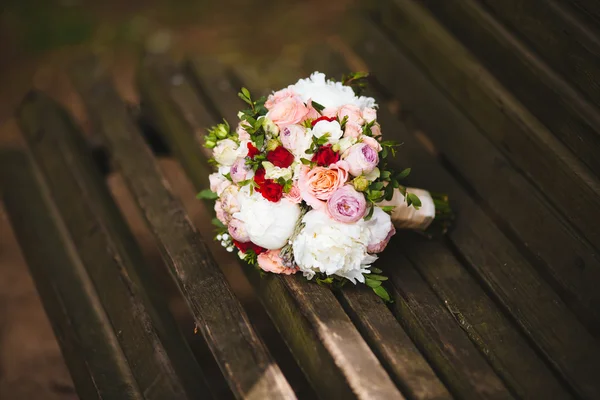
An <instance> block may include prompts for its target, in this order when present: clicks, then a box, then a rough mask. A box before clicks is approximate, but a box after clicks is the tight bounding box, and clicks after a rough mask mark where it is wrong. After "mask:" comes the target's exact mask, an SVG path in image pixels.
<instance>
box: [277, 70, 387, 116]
mask: <svg viewBox="0 0 600 400" xmlns="http://www.w3.org/2000/svg"><path fill="white" fill-rule="evenodd" d="M288 89H291V90H293V91H294V92H296V93H297V94H299V95H300V97H301V98H302V100H303V101H304V102H307V101H308V100H309V99H312V100H314V101H315V102H317V103H319V104H321V105H322V106H323V107H325V108H338V107H342V106H345V105H349V104H353V105H355V106H357V107H359V108H360V109H361V110H362V109H365V108H373V107H376V106H377V104H376V103H375V99H374V98H372V97H364V96H360V97H358V96H356V95H355V94H354V91H353V90H352V88H351V87H349V86H344V85H342V83H341V82H334V81H331V80H326V79H325V74H323V73H320V72H313V74H312V75H311V76H310V78H306V79H300V80H299V81H298V82H297V83H296V84H295V85H290V86H289V87H288Z"/></svg>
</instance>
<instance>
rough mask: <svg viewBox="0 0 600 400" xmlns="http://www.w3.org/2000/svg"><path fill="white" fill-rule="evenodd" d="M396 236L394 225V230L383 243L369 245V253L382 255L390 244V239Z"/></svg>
mask: <svg viewBox="0 0 600 400" xmlns="http://www.w3.org/2000/svg"><path fill="white" fill-rule="evenodd" d="M395 234H396V228H394V225H392V228H391V229H390V231H389V232H388V234H387V236H386V237H385V238H384V239H383V240H382V241H380V242H377V243H374V244H369V245H368V246H367V251H368V252H369V253H372V254H377V253H381V252H382V251H383V250H385V248H386V247H387V245H388V243H389V242H390V239H391V238H392V236H394V235H395Z"/></svg>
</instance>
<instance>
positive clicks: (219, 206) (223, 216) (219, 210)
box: [215, 200, 231, 225]
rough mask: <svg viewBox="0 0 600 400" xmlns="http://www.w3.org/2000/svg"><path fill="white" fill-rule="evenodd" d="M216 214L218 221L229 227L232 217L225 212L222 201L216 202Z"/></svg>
mask: <svg viewBox="0 0 600 400" xmlns="http://www.w3.org/2000/svg"><path fill="white" fill-rule="evenodd" d="M215 213H216V214H217V219H218V220H219V221H221V223H222V224H223V225H227V224H228V223H229V220H230V219H231V217H230V216H229V214H227V213H226V212H225V211H223V203H221V201H220V200H217V201H215Z"/></svg>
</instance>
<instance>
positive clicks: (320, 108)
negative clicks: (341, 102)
mask: <svg viewBox="0 0 600 400" xmlns="http://www.w3.org/2000/svg"><path fill="white" fill-rule="evenodd" d="M311 103H312V106H313V108H314V109H315V110H317V111H318V112H319V114H321V111H323V110H324V109H325V107H324V106H322V105H321V104H319V103H317V102H316V101H311Z"/></svg>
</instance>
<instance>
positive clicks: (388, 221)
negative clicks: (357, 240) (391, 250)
mask: <svg viewBox="0 0 600 400" xmlns="http://www.w3.org/2000/svg"><path fill="white" fill-rule="evenodd" d="M360 223H362V224H363V225H364V226H365V227H366V228H367V229H368V230H369V243H368V246H367V249H368V250H369V251H371V252H375V251H376V252H377V253H379V252H381V251H383V249H384V248H385V246H386V245H387V243H388V241H389V240H390V238H391V236H392V235H394V233H396V230H395V229H394V225H393V224H392V218H391V217H390V215H389V214H388V213H386V212H385V211H383V210H382V209H381V208H379V207H375V210H374V211H373V216H372V217H371V219H370V220H368V221H365V220H364V219H363V220H361V221H360Z"/></svg>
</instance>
